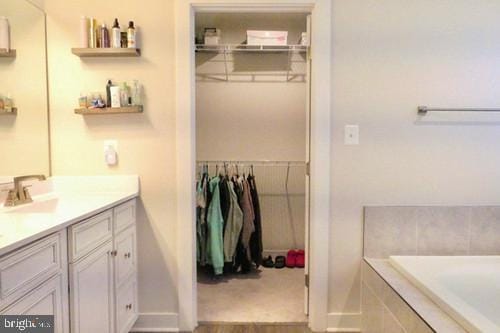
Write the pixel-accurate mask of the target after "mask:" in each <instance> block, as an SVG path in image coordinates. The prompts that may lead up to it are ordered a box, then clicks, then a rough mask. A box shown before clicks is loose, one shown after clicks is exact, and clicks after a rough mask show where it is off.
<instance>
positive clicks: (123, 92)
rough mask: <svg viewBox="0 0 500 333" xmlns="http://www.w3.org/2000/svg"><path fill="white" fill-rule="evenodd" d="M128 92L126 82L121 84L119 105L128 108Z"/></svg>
mask: <svg viewBox="0 0 500 333" xmlns="http://www.w3.org/2000/svg"><path fill="white" fill-rule="evenodd" d="M129 97H130V92H129V88H128V86H127V82H123V83H122V84H121V87H120V105H121V106H129V105H130V100H129Z"/></svg>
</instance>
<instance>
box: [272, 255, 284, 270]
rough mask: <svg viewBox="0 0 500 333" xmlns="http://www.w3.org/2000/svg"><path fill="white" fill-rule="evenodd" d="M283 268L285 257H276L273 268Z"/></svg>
mask: <svg viewBox="0 0 500 333" xmlns="http://www.w3.org/2000/svg"><path fill="white" fill-rule="evenodd" d="M283 267H285V256H277V257H276V259H275V261H274V268H278V269H280V268H283Z"/></svg>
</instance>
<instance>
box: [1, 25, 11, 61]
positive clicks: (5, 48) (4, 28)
mask: <svg viewBox="0 0 500 333" xmlns="http://www.w3.org/2000/svg"><path fill="white" fill-rule="evenodd" d="M9 51H10V25H9V20H8V19H7V18H6V17H5V16H0V52H9Z"/></svg>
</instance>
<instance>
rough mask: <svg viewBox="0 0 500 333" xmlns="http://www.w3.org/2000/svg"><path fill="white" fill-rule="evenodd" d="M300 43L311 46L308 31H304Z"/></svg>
mask: <svg viewBox="0 0 500 333" xmlns="http://www.w3.org/2000/svg"><path fill="white" fill-rule="evenodd" d="M300 45H302V46H309V40H308V38H307V32H303V33H302V34H301V35H300Z"/></svg>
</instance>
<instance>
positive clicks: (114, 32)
mask: <svg viewBox="0 0 500 333" xmlns="http://www.w3.org/2000/svg"><path fill="white" fill-rule="evenodd" d="M111 47H114V48H120V47H121V30H120V25H119V24H118V19H117V18H115V23H114V24H113V28H112V29H111Z"/></svg>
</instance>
